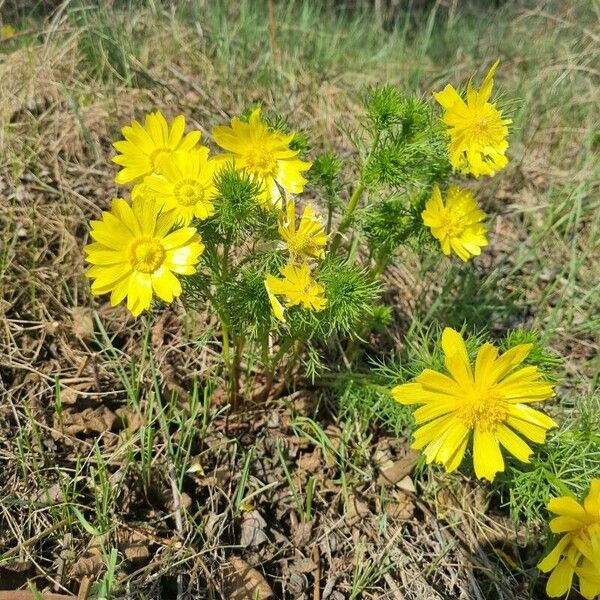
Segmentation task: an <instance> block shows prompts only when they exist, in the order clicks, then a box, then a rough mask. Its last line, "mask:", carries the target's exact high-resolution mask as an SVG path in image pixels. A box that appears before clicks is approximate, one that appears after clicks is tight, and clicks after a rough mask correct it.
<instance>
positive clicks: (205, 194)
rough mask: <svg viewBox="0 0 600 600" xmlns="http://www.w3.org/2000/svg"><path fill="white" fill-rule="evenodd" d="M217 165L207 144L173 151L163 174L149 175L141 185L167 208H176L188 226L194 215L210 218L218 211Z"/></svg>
mask: <svg viewBox="0 0 600 600" xmlns="http://www.w3.org/2000/svg"><path fill="white" fill-rule="evenodd" d="M215 166H216V165H215V163H214V162H213V161H211V160H209V158H208V148H206V147H204V146H200V147H199V148H195V149H193V150H189V151H187V152H181V151H178V152H173V153H172V154H171V155H170V156H168V157H165V158H164V159H163V160H162V161H161V163H160V169H161V174H160V175H150V176H149V177H146V179H144V183H143V184H142V185H143V186H144V187H145V188H146V189H147V190H148V192H149V193H150V194H151V195H153V196H154V197H156V198H157V199H158V200H159V201H162V202H164V209H165V210H173V211H175V215H176V216H177V221H178V222H179V223H181V224H182V225H189V224H190V223H191V222H192V220H193V219H194V218H197V219H202V220H203V219H207V218H208V217H209V216H211V215H212V214H214V212H215V207H214V205H213V203H212V199H213V198H214V196H215V193H216V188H215V185H214V181H213V176H214V173H215Z"/></svg>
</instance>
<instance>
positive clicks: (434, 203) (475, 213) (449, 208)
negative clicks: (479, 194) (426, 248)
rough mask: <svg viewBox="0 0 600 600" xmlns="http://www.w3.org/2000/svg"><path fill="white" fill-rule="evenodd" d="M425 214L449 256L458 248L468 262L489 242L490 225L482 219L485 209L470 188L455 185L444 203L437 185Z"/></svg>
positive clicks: (424, 219) (424, 221) (425, 219)
mask: <svg viewBox="0 0 600 600" xmlns="http://www.w3.org/2000/svg"><path fill="white" fill-rule="evenodd" d="M421 216H422V217H423V223H425V225H427V227H429V228H430V229H431V233H432V234H433V237H435V238H436V239H437V240H439V242H440V245H441V247H442V252H443V253H444V254H445V255H446V256H449V255H450V252H451V251H454V253H455V254H456V255H457V256H458V257H459V258H460V259H461V260H463V261H465V262H466V261H467V260H469V258H471V256H479V255H480V254H481V248H483V247H484V246H487V244H488V241H487V238H486V235H485V234H486V227H485V225H484V224H483V223H482V222H481V221H483V220H484V219H485V213H484V212H483V211H482V210H481V209H480V208H479V207H478V206H477V202H476V201H475V198H474V197H473V194H472V193H471V191H470V190H466V189H461V188H459V187H457V186H455V185H451V186H450V187H449V188H448V192H447V194H446V202H445V203H444V200H443V198H442V192H441V191H440V188H439V187H438V186H437V185H436V186H435V187H434V188H433V194H432V195H431V198H430V199H429V200H428V201H427V204H426V205H425V210H424V211H423V212H422V213H421Z"/></svg>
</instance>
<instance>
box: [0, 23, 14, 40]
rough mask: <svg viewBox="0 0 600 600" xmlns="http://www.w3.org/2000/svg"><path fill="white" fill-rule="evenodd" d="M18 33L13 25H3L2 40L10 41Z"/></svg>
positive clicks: (0, 29) (1, 29)
mask: <svg viewBox="0 0 600 600" xmlns="http://www.w3.org/2000/svg"><path fill="white" fill-rule="evenodd" d="M16 33H17V30H16V29H15V28H14V27H13V26H12V25H2V27H0V40H8V39H10V38H11V37H14V35H15V34H16Z"/></svg>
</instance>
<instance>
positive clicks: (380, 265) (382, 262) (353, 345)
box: [345, 252, 390, 362]
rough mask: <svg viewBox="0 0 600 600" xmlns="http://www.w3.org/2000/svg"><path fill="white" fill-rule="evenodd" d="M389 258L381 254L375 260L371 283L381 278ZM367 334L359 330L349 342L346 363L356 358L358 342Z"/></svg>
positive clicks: (386, 254)
mask: <svg viewBox="0 0 600 600" xmlns="http://www.w3.org/2000/svg"><path fill="white" fill-rule="evenodd" d="M389 258H390V255H389V254H388V253H387V252H382V253H381V254H380V255H379V256H378V257H377V260H376V261H375V265H374V267H373V268H372V269H371V272H370V274H371V278H372V279H373V281H376V280H377V279H379V278H380V277H381V274H382V273H383V271H384V270H385V268H386V267H387V264H388V260H389ZM367 333H368V329H367V328H366V327H365V328H363V329H362V330H361V332H360V335H359V336H357V337H355V338H354V339H352V340H350V343H349V344H348V346H347V347H346V352H345V354H346V360H348V362H352V361H353V360H354V357H355V356H356V352H357V351H358V348H359V345H360V342H359V340H360V338H362V337H364V336H365V335H366V334H367Z"/></svg>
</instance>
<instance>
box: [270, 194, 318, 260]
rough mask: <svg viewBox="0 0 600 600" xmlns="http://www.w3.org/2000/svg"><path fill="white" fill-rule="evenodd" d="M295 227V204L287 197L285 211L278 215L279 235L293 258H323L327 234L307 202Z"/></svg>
mask: <svg viewBox="0 0 600 600" xmlns="http://www.w3.org/2000/svg"><path fill="white" fill-rule="evenodd" d="M297 225H298V226H297V227H296V205H295V203H294V202H293V200H291V199H290V198H288V199H287V206H286V209H285V212H282V213H281V214H280V216H279V235H280V236H281V239H282V240H283V241H284V243H285V247H286V248H287V249H288V251H289V252H290V254H291V255H292V257H293V258H298V257H300V256H304V257H306V258H323V257H324V256H325V250H324V248H325V246H326V245H327V234H326V233H325V229H324V228H323V225H322V223H321V222H320V221H319V220H318V219H317V217H316V215H315V213H314V211H313V209H312V206H310V205H309V204H307V205H306V206H305V207H304V210H303V211H302V217H300V222H299V223H298V224H297Z"/></svg>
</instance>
